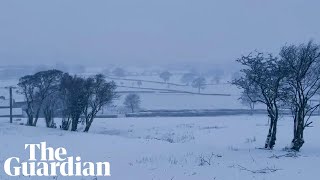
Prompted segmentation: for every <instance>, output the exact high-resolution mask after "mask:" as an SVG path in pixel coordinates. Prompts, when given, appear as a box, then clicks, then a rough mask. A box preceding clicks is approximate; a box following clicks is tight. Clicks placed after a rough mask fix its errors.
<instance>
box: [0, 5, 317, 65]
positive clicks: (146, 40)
mask: <svg viewBox="0 0 320 180" xmlns="http://www.w3.org/2000/svg"><path fill="white" fill-rule="evenodd" d="M319 7H320V1H316V0H314V1H301V0H283V1H277V0H268V1H265V0H241V1H239V0H233V1H218V0H202V1H196V0H193V1H192V0H174V1H173V0H161V1H156V0H135V1H132V0H112V1H111V0H108V1H107V0H95V1H83V0H67V1H66V0H63V1H62V0H57V1H44V0H37V1H35V0H28V1H12V0H2V1H1V2H0V61H1V64H2V65H18V64H24V65H25V64H32V65H36V64H54V63H56V62H63V63H67V64H74V63H77V64H83V65H88V66H89V65H90V66H100V65H107V64H127V65H135V64H143V65H165V64H172V63H206V64H207V63H212V64H225V63H233V62H234V60H235V58H237V57H239V56H240V55H241V54H245V53H248V52H250V51H252V50H255V49H259V50H263V51H269V52H277V51H278V50H279V47H280V46H281V45H284V44H285V43H300V42H305V41H308V40H310V39H314V40H315V41H318V40H319V32H320V24H319V17H320V11H319V10H318V8H319Z"/></svg>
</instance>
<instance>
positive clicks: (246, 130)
mask: <svg viewBox="0 0 320 180" xmlns="http://www.w3.org/2000/svg"><path fill="white" fill-rule="evenodd" d="M313 120H315V123H314V126H315V127H314V128H309V129H307V130H306V134H305V141H306V143H305V145H304V147H303V148H302V151H301V152H299V153H297V154H294V156H293V157H286V155H288V152H286V151H284V150H282V149H283V148H284V147H285V146H287V145H288V144H289V142H290V140H291V134H292V123H291V118H290V117H283V118H282V119H281V120H280V122H279V131H278V139H277V144H276V148H275V150H261V149H258V148H260V147H262V146H263V144H264V141H265V137H266V133H267V126H266V124H267V118H266V116H263V115H261V116H260V115H255V116H222V117H201V118H200V117H199V118H185V117H184V118H115V119H96V120H95V121H94V123H93V125H92V129H91V130H90V132H89V133H82V132H67V131H62V130H59V129H47V128H44V127H43V124H44V123H43V120H40V122H39V127H27V126H24V125H19V123H20V122H15V123H14V124H9V123H8V119H7V118H0V162H1V164H2V163H3V162H4V160H5V159H7V158H9V157H12V156H20V157H24V158H26V157H27V153H26V152H25V151H24V144H26V143H39V142H42V141H46V142H47V145H49V146H52V147H55V148H57V147H61V146H62V147H65V148H66V149H67V151H68V155H69V156H77V155H80V156H81V157H82V159H83V160H87V161H93V162H94V161H109V162H110V163H111V177H98V179H112V180H113V179H114V180H116V179H117V180H189V179H194V180H214V179H215V180H249V179H259V180H284V179H290V180H295V179H297V180H298V179H299V180H301V179H308V180H309V179H310V180H311V179H317V177H318V174H319V163H320V143H319V142H320V131H319V128H318V127H319V126H320V122H319V120H318V117H313ZM80 130H81V127H80ZM292 155H293V154H290V156H292ZM22 159H23V158H22ZM0 179H36V178H34V177H31V178H29V177H16V178H8V177H7V176H5V175H4V172H3V168H1V171H0ZM39 179H52V178H39ZM58 179H59V180H60V179H72V178H62V177H58ZM75 179H79V180H80V179H86V178H80V177H78V178H75ZM87 179H90V178H87ZM91 179H93V178H91Z"/></svg>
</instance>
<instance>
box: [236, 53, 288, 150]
mask: <svg viewBox="0 0 320 180" xmlns="http://www.w3.org/2000/svg"><path fill="white" fill-rule="evenodd" d="M237 62H239V63H241V64H242V65H243V66H245V68H244V69H242V70H241V72H242V73H243V76H242V77H239V78H237V79H235V80H234V81H233V84H235V85H236V86H238V87H239V88H241V89H243V93H244V94H246V95H247V97H248V98H250V100H251V101H252V102H259V103H263V104H265V105H266V106H267V112H268V116H269V118H270V126H269V131H268V135H267V139H266V143H265V148H269V149H272V148H273V147H274V145H275V142H276V134H277V123H278V119H279V106H280V102H281V95H282V93H281V91H280V90H281V88H280V87H281V83H282V81H283V79H284V76H285V74H284V73H283V68H282V67H281V65H280V64H281V63H280V61H279V60H278V59H277V58H275V57H273V56H272V55H271V54H269V55H264V54H263V53H259V52H257V53H251V54H249V55H248V56H242V57H241V58H240V59H238V60H237Z"/></svg>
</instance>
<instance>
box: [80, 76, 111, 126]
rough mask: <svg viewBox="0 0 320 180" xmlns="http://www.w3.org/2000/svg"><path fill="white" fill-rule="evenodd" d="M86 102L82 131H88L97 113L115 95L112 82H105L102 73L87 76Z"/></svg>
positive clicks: (109, 102)
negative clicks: (84, 123) (84, 124)
mask: <svg viewBox="0 0 320 180" xmlns="http://www.w3.org/2000/svg"><path fill="white" fill-rule="evenodd" d="M87 81H90V82H88V83H87V84H88V86H89V87H88V88H89V89H90V90H89V91H88V95H87V97H88V103H87V104H86V106H85V108H84V111H83V113H84V116H85V122H86V127H85V129H84V132H88V131H89V129H90V127H91V124H92V122H93V120H94V118H95V117H96V115H97V113H98V112H99V111H100V110H101V109H102V108H103V107H104V106H105V105H108V104H111V103H112V101H113V99H114V98H116V97H117V95H116V93H115V89H116V85H115V83H114V82H107V81H106V80H105V77H104V76H103V75H102V74H97V75H95V76H94V77H93V78H88V79H87Z"/></svg>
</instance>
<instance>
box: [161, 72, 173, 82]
mask: <svg viewBox="0 0 320 180" xmlns="http://www.w3.org/2000/svg"><path fill="white" fill-rule="evenodd" d="M171 76H172V74H171V73H170V72H169V71H164V72H162V73H160V75H159V77H160V78H161V79H162V80H163V81H164V82H165V83H168V81H169V80H170V78H171Z"/></svg>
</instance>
